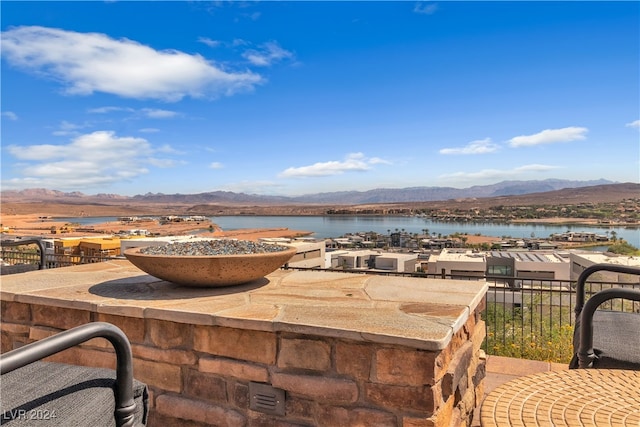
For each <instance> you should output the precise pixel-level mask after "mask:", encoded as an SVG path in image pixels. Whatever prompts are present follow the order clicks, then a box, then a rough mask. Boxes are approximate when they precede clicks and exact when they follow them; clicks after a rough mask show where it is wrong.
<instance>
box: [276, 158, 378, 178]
mask: <svg viewBox="0 0 640 427" xmlns="http://www.w3.org/2000/svg"><path fill="white" fill-rule="evenodd" d="M380 163H389V162H387V161H385V160H382V159H379V158H377V157H374V158H371V159H368V158H366V157H365V156H364V154H362V153H351V154H349V155H347V157H346V158H345V160H343V161H337V160H333V161H328V162H319V163H314V164H312V165H309V166H300V167H291V168H287V169H286V170H284V171H282V172H281V173H280V174H279V176H280V177H282V178H304V177H318V176H331V175H340V174H343V173H345V172H363V171H367V170H370V169H371V165H374V164H380Z"/></svg>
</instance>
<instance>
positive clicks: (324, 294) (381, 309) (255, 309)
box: [0, 259, 488, 351]
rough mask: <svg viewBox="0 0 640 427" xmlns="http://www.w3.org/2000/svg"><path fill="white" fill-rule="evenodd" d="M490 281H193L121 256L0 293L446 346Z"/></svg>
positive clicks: (18, 281) (304, 275)
mask: <svg viewBox="0 0 640 427" xmlns="http://www.w3.org/2000/svg"><path fill="white" fill-rule="evenodd" d="M487 287H488V286H487V284H486V283H485V282H484V281H477V282H476V281H466V280H443V279H424V278H412V277H400V276H382V275H374V274H355V273H340V272H325V271H295V270H277V271H275V272H274V273H271V274H270V275H268V276H266V277H265V278H263V279H259V280H257V281H254V282H251V283H248V284H244V285H238V286H232V287H225V288H187V287H180V286H177V285H174V284H172V283H169V282H165V281H162V280H159V279H157V278H155V277H153V276H150V275H148V274H146V273H144V272H143V271H141V270H139V269H138V268H136V267H135V266H133V265H132V264H131V263H130V262H129V261H127V260H124V259H122V260H121V259H118V260H113V261H108V262H101V263H95V264H85V265H78V266H73V267H63V268H56V269H49V270H40V271H32V272H28V273H21V274H12V275H5V276H2V285H1V287H0V299H1V300H3V301H16V302H22V303H29V304H42V305H51V306H57V307H66V308H75V309H81V310H88V311H93V312H98V313H105V314H113V315H121V316H129V317H138V318H152V319H160V320H168V321H174V322H182V323H192V324H202V325H219V326H227V327H234V328H241V329H251V330H260V331H273V332H278V331H288V332H296V333H303V334H309V335H321V336H331V337H336V338H345V339H352V340H357V341H369V342H376V343H387V344H397V345H406V346H411V347H415V348H420V349H424V350H431V351H435V350H441V349H443V348H446V346H447V345H448V344H449V341H450V340H451V337H452V335H453V334H454V333H455V332H457V331H458V329H459V328H460V327H462V325H464V324H465V322H466V321H467V319H468V318H469V315H470V313H471V312H473V310H475V308H476V307H477V306H478V304H480V302H481V301H482V298H483V297H484V295H485V293H486V291H487ZM3 320H5V319H3ZM6 320H9V319H6Z"/></svg>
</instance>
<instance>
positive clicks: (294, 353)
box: [277, 338, 331, 371]
mask: <svg viewBox="0 0 640 427" xmlns="http://www.w3.org/2000/svg"><path fill="white" fill-rule="evenodd" d="M277 365H278V367H279V368H298V369H309V370H313V371H328V370H329V369H330V368H331V346H330V345H329V344H327V343H326V342H324V341H319V340H307V339H288V338H283V339H281V340H280V351H279V352H278V362H277Z"/></svg>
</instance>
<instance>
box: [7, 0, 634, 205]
mask: <svg viewBox="0 0 640 427" xmlns="http://www.w3.org/2000/svg"><path fill="white" fill-rule="evenodd" d="M0 7H1V8H2V10H1V12H2V18H1V19H2V38H1V43H2V46H1V48H2V80H1V85H2V86H1V89H2V94H1V111H2V116H1V117H2V153H1V154H2V189H3V190H8V189H25V188H48V189H54V190H60V191H81V192H83V193H86V194H97V193H114V194H121V195H135V194H145V193H148V192H151V193H166V194H171V193H184V194H192V193H200V192H207V191H216V190H227V191H235V192H244V193H251V194H267V195H302V194H311V193H319V192H328V191H344V190H361V191H364V190H369V189H374V188H402V187H414V186H450V187H457V188H464V187H470V186H472V185H484V184H493V183H496V182H500V181H503V180H542V179H548V178H560V179H574V180H591V179H600V178H604V179H608V180H612V181H618V182H638V181H639V180H640V178H639V168H640V164H639V160H640V152H639V150H640V79H639V76H640V60H639V55H640V30H639V28H640V3H638V2H631V1H628V2H610V1H607V2H579V1H573V2H554V1H549V2H520V1H516V2H507V1H504V2H482V1H474V2H457V1H442V2H403V1H398V2H358V1H356V2H341V1H331V2H305V1H300V2H287V1H284V2H271V1H265V2H237V3H236V2H128V1H123V2H93V1H89V2H55V1H46V2H38V3H36V2H23V1H18V2H11V1H2V2H1V3H0Z"/></svg>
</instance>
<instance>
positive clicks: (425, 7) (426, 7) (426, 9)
mask: <svg viewBox="0 0 640 427" xmlns="http://www.w3.org/2000/svg"><path fill="white" fill-rule="evenodd" d="M436 10H438V5H437V4H436V3H424V2H418V3H416V5H415V6H414V8H413V11H414V12H415V13H420V14H423V15H433V14H434V13H436Z"/></svg>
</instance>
